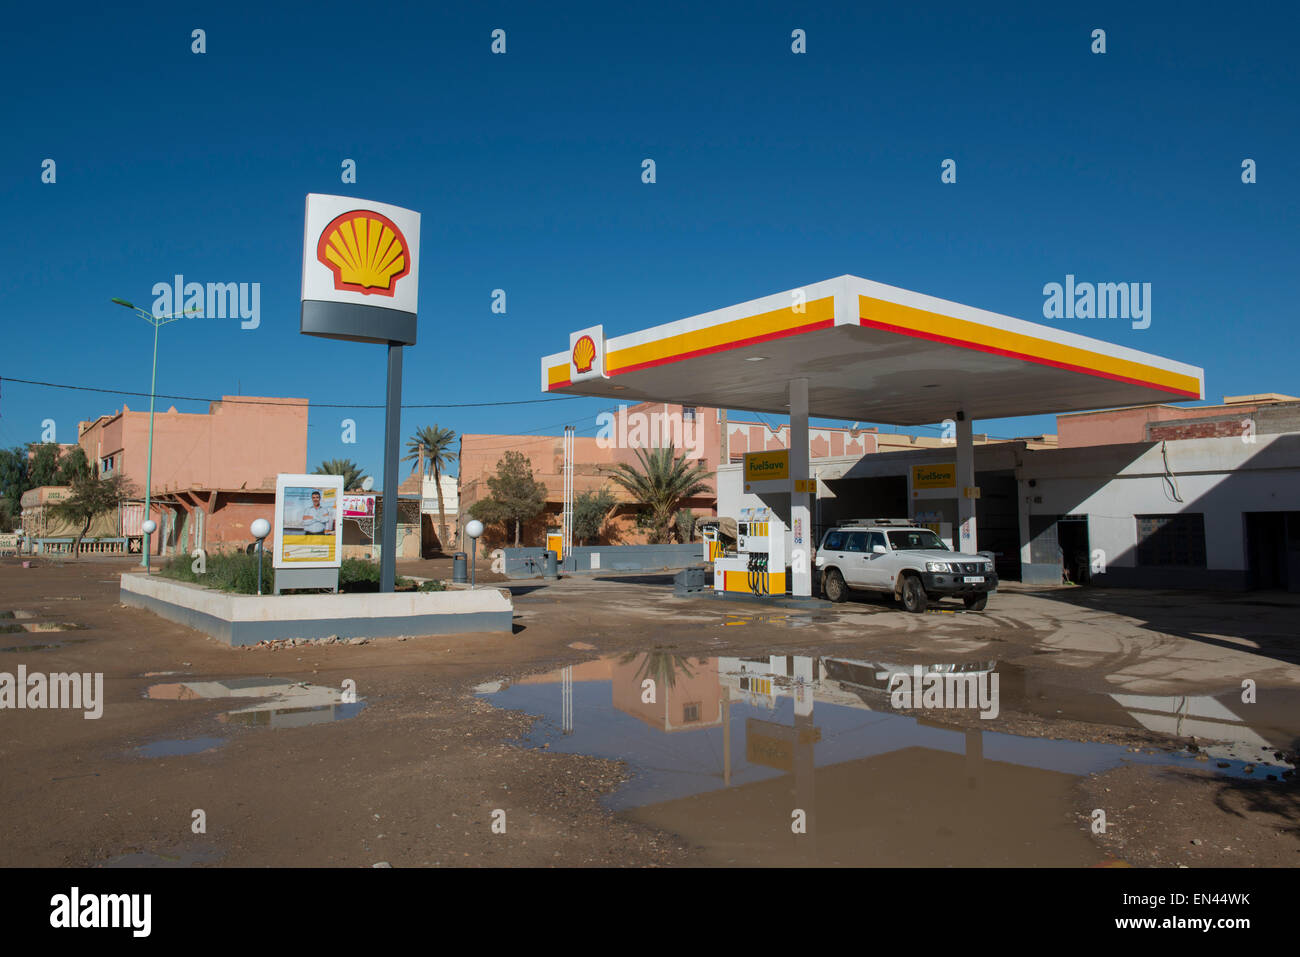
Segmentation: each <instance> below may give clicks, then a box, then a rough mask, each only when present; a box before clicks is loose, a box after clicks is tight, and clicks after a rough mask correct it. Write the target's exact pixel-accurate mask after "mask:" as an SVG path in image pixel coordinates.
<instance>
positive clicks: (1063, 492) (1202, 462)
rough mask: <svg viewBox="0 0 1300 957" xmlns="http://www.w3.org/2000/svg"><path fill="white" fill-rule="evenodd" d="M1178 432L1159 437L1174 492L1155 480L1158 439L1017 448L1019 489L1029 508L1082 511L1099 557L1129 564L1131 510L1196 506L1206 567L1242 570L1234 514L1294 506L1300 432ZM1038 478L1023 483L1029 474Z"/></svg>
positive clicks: (1159, 511) (1299, 497)
mask: <svg viewBox="0 0 1300 957" xmlns="http://www.w3.org/2000/svg"><path fill="white" fill-rule="evenodd" d="M1256 439H1257V441H1256V442H1255V443H1253V444H1247V443H1244V442H1242V440H1241V439H1240V438H1239V437H1228V438H1216V439H1182V440H1178V441H1171V442H1168V443H1164V448H1165V451H1166V454H1167V456H1168V465H1169V470H1170V472H1171V473H1172V474H1173V476H1174V481H1175V483H1176V485H1177V489H1178V494H1179V497H1181V498H1182V502H1181V503H1180V502H1178V501H1176V500H1175V499H1174V495H1173V492H1172V491H1171V490H1170V488H1169V486H1168V485H1167V484H1166V482H1165V481H1164V479H1163V476H1164V474H1165V463H1164V461H1163V458H1162V455H1161V448H1162V445H1161V444H1160V443H1156V444H1155V445H1154V446H1153V445H1150V444H1149V443H1140V444H1135V445H1109V446H1094V447H1091V448H1086V449H1061V450H1057V451H1054V452H1050V453H1033V452H1029V453H1026V454H1025V456H1024V463H1025V464H1024V467H1023V470H1022V483H1021V490H1022V492H1023V494H1024V495H1026V496H1029V497H1030V498H1034V497H1041V498H1042V501H1041V502H1030V503H1027V504H1026V503H1022V508H1027V509H1028V513H1029V514H1031V515H1068V514H1072V513H1082V514H1086V515H1087V516H1088V538H1089V545H1090V547H1091V548H1093V549H1098V548H1100V549H1103V550H1104V551H1105V553H1106V562H1107V564H1108V565H1115V566H1119V567H1133V566H1135V565H1136V563H1137V553H1136V548H1137V522H1136V520H1135V518H1134V516H1135V515H1168V514H1177V513H1180V512H1200V513H1202V514H1203V515H1204V516H1205V550H1206V567H1207V568H1210V569H1222V570H1229V571H1242V570H1244V569H1245V568H1246V546H1245V525H1244V519H1243V518H1242V513H1243V512H1264V511H1300V435H1296V434H1287V435H1270V436H1263V435H1261V436H1257V437H1256ZM1029 479H1035V480H1036V481H1037V485H1036V487H1034V488H1029V487H1028V480H1029Z"/></svg>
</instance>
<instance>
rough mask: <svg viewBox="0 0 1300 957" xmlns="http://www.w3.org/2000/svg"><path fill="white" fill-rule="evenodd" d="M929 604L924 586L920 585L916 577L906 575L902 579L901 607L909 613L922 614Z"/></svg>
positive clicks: (919, 580)
mask: <svg viewBox="0 0 1300 957" xmlns="http://www.w3.org/2000/svg"><path fill="white" fill-rule="evenodd" d="M929 604H930V599H929V596H927V595H926V593H925V586H924V585H922V584H921V579H920V578H918V577H917V576H916V575H908V576H907V577H906V578H904V579H903V607H904V608H906V609H907V610H908V611H910V612H922V611H925V609H926V607H927V606H928V605H929Z"/></svg>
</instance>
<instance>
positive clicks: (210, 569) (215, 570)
mask: <svg viewBox="0 0 1300 957" xmlns="http://www.w3.org/2000/svg"><path fill="white" fill-rule="evenodd" d="M193 563H194V560H193V559H192V558H189V557H188V556H185V555H174V556H173V557H171V558H169V559H167V560H165V561H163V562H160V563H159V564H158V565H156V566H155V568H156V569H157V571H158V574H160V575H162V576H164V577H166V578H173V579H176V580H177V581H184V582H194V583H195V584H198V585H202V586H203V587H205V588H216V589H218V590H220V591H232V592H237V593H239V594H241V595H256V594H257V555H256V554H253V555H247V554H245V553H243V552H231V553H229V554H227V553H220V552H219V553H216V554H213V555H209V556H208V559H207V572H206V573H205V574H202V575H196V574H195V573H194V570H193V568H192V565H193ZM394 585H395V587H396V588H398V589H399V590H414V589H415V587H416V586H415V583H414V582H413V581H411V580H410V579H409V578H400V577H399V578H398V579H397V580H396V582H395V583H394ZM302 590H303V591H317V592H320V593H321V594H327V593H328V589H302ZM420 590H421V591H442V590H443V584H442V582H425V583H424V584H423V585H422V586H420ZM339 591H340V592H349V593H357V592H377V591H379V564H378V563H377V562H371V561H366V560H365V559H364V558H345V559H343V561H342V563H341V564H340V566H339ZM274 592H275V572H274V570H273V568H272V564H271V556H270V555H266V556H264V557H263V559H262V594H264V595H270V594H273V593H274Z"/></svg>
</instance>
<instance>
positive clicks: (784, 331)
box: [546, 296, 835, 389]
mask: <svg viewBox="0 0 1300 957" xmlns="http://www.w3.org/2000/svg"><path fill="white" fill-rule="evenodd" d="M834 324H835V298H834V297H833V296H826V297H824V298H822V299H814V300H813V301H812V302H809V303H807V304H806V305H805V307H804V311H803V312H795V310H794V307H793V306H787V307H785V308H782V309H773V310H772V311H770V312H763V313H759V314H758V315H754V316H744V317H742V318H740V319H732V320H730V321H728V322H719V323H716V324H715V325H711V326H705V327H704V328H703V329H692V330H690V331H687V332H681V333H677V334H676V335H671V336H664V337H663V338H662V339H652V340H650V341H649V342H643V343H637V344H635V345H628V346H623V347H621V348H617V349H610V350H609V351H608V352H607V354H606V356H605V374H606V375H610V376H614V375H618V374H620V373H623V372H632V371H634V370H636V369H648V368H650V367H652V366H659V365H665V364H667V363H669V362H679V361H681V360H682V359H689V358H691V357H692V356H702V355H707V354H709V353H711V352H722V351H724V350H727V349H740V348H743V347H744V346H750V345H755V344H756V343H759V342H767V341H768V340H771V339H781V338H784V337H786V336H795V335H799V334H800V333H803V332H812V331H813V330H815V329H829V328H830V327H831V326H833V325H834ZM546 383H547V388H551V389H554V388H559V387H562V386H566V385H568V384H569V365H568V363H567V362H566V363H563V364H561V365H556V366H551V367H550V368H549V369H547V370H546Z"/></svg>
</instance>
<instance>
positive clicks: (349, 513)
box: [343, 495, 375, 518]
mask: <svg viewBox="0 0 1300 957" xmlns="http://www.w3.org/2000/svg"><path fill="white" fill-rule="evenodd" d="M343 517H344V518H374V517H375V497H374V496H373V495H344V496H343Z"/></svg>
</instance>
